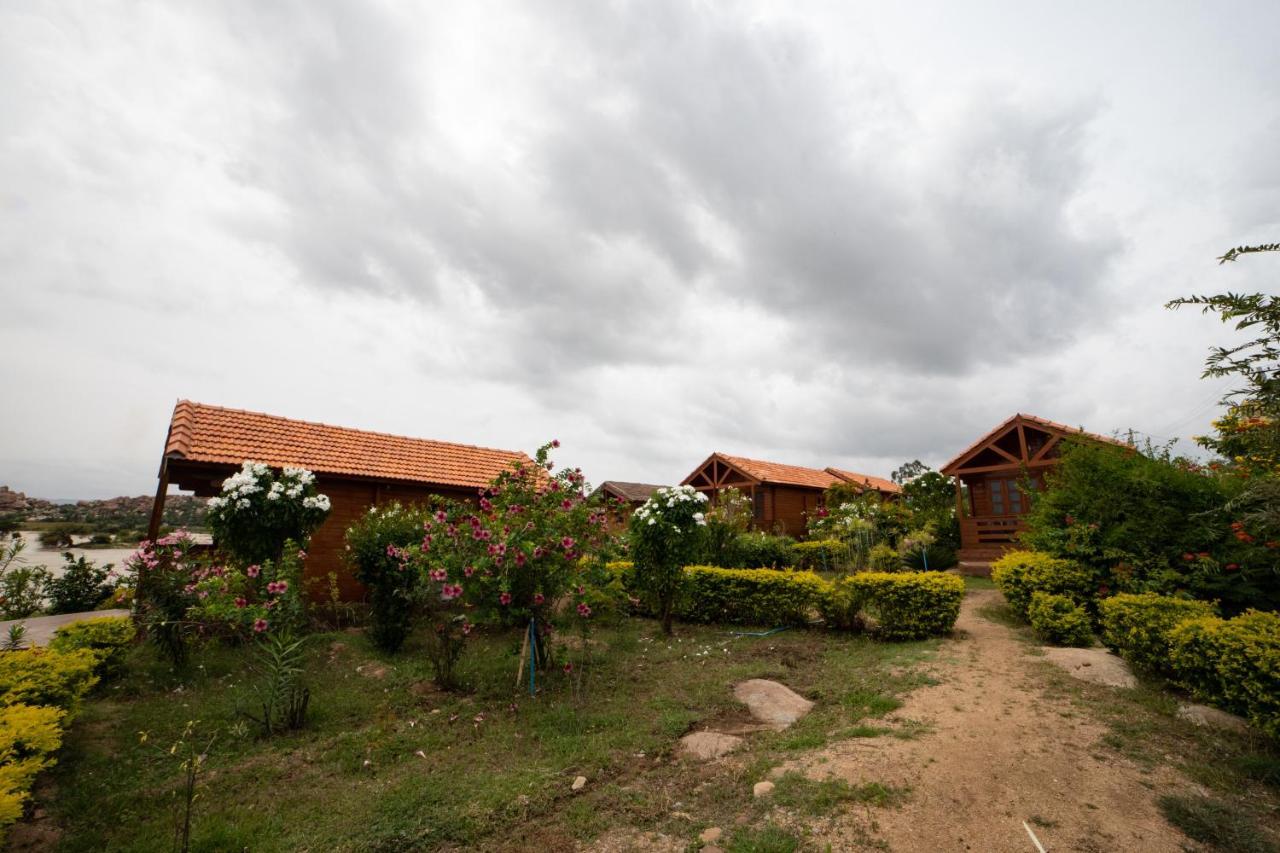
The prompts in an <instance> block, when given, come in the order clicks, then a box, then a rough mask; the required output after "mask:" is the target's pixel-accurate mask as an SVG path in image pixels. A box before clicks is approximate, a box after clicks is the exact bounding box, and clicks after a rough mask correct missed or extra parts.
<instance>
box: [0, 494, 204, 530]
mask: <svg viewBox="0 0 1280 853" xmlns="http://www.w3.org/2000/svg"><path fill="white" fill-rule="evenodd" d="M153 500H154V499H153V498H152V497H151V496H150V495H138V496H137V497H125V496H121V497H117V498H106V499H104V500H91V501H73V502H67V503H62V502H54V501H50V500H45V499H43V498H30V497H27V496H26V495H25V494H23V493H22V492H15V491H13V490H12V489H10V488H9V487H8V486H0V515H3V516H4V521H5V522H6V525H5V526H8V527H12V526H14V524H15V523H17V524H21V523H23V522H41V523H43V524H47V523H59V522H60V523H68V524H71V523H74V524H76V525H77V526H80V525H83V526H85V527H87V528H88V529H86V530H84V531H83V532H85V533H97V532H106V533H117V532H121V531H126V530H145V529H146V526H147V523H148V522H149V521H150V519H151V505H152V501H153ZM205 510H206V504H205V499H204V498H197V497H193V496H191V495H169V496H168V497H167V498H166V499H165V504H164V521H163V523H164V525H165V526H167V527H185V528H187V529H189V530H190V529H201V528H203V527H204V519H205Z"/></svg>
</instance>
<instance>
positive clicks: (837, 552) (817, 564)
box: [791, 539, 850, 572]
mask: <svg viewBox="0 0 1280 853" xmlns="http://www.w3.org/2000/svg"><path fill="white" fill-rule="evenodd" d="M791 553H792V554H794V555H795V561H796V568H797V569H807V570H809V571H814V572H817V571H824V572H834V571H837V570H839V569H843V568H844V567H845V566H847V565H848V564H849V560H850V556H849V546H848V545H846V544H845V543H843V542H841V541H840V540H839V539H809V540H807V541H805V542H797V543H795V544H794V545H792V546H791Z"/></svg>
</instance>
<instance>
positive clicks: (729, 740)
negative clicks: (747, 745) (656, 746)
mask: <svg viewBox="0 0 1280 853" xmlns="http://www.w3.org/2000/svg"><path fill="white" fill-rule="evenodd" d="M741 743H742V738H740V737H737V736H736V735H726V734H722V733H721V732H691V733H689V734H687V735H685V736H684V737H682V738H680V749H681V751H682V752H684V753H686V754H688V755H692V756H693V757H694V758H701V759H702V760H704V761H708V760H710V759H712V758H719V757H720V756H722V755H727V754H729V753H730V752H733V751H734V750H735V749H737V748H738V745H739V744H741Z"/></svg>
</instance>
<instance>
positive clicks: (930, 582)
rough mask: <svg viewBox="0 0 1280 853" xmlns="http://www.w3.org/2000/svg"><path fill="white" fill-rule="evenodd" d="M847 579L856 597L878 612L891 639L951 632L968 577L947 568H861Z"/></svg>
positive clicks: (883, 630) (884, 633)
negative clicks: (944, 570) (887, 570)
mask: <svg viewBox="0 0 1280 853" xmlns="http://www.w3.org/2000/svg"><path fill="white" fill-rule="evenodd" d="M846 582H847V583H848V585H849V594H850V595H851V597H852V599H853V601H855V602H857V601H861V602H862V606H863V608H865V609H866V610H867V611H869V612H870V613H871V614H872V615H873V616H875V618H876V622H877V624H878V626H879V627H878V633H879V635H880V636H881V637H883V638H885V639H887V640H916V639H922V638H924V637H929V636H933V635H936V634H945V633H947V632H948V631H950V630H951V629H952V628H953V627H954V626H955V623H956V618H957V617H959V615H960V602H961V600H962V599H963V598H964V581H963V580H962V579H961V578H960V577H959V576H958V575H952V574H947V573H946V572H858V573H856V574H853V575H850V576H849V577H848V579H847V581H846Z"/></svg>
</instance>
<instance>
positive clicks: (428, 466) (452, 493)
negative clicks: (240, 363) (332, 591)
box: [149, 400, 531, 600]
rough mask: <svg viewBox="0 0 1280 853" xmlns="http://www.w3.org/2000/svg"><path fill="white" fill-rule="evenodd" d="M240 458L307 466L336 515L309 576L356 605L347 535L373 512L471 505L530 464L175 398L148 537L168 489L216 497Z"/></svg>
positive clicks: (508, 453) (316, 548) (314, 550)
mask: <svg viewBox="0 0 1280 853" xmlns="http://www.w3.org/2000/svg"><path fill="white" fill-rule="evenodd" d="M246 460H252V461H254V462H262V463H265V464H267V465H270V466H272V467H273V468H283V467H285V466H290V467H296V468H307V469H309V470H310V471H312V472H313V473H314V474H315V475H316V486H317V488H318V489H319V490H320V491H321V492H323V493H324V494H326V495H328V496H329V501H330V504H331V507H332V509H331V510H330V513H329V517H328V518H327V519H326V520H325V522H324V524H322V525H321V526H320V528H319V529H318V530H316V532H315V535H314V536H313V537H312V539H311V546H310V549H309V552H308V558H307V566H306V575H307V577H308V578H309V579H310V578H315V579H318V580H319V581H322V582H323V584H325V585H327V582H328V580H327V579H328V575H329V573H330V572H336V573H337V576H338V579H339V585H340V587H341V590H342V594H343V596H344V597H345V598H347V599H349V600H351V599H359V598H361V597H362V596H363V594H364V591H363V589H362V588H361V587H360V585H359V584H358V583H357V582H356V581H355V578H354V577H352V575H351V572H350V570H349V568H348V567H347V566H346V564H345V563H344V561H343V553H344V551H345V541H344V537H345V535H346V530H347V528H348V527H349V526H350V525H351V523H352V522H353V521H355V520H356V519H357V518H359V517H360V516H361V515H363V514H364V512H365V511H366V510H367V509H368V508H369V507H370V506H372V505H374V504H378V503H383V502H386V501H400V502H402V503H412V502H414V501H421V500H423V499H425V498H427V497H428V496H430V495H440V496H442V497H448V498H460V499H467V500H475V499H476V497H477V492H478V490H479V489H480V488H481V487H483V486H486V485H488V483H489V482H490V481H492V480H493V478H494V477H496V476H497V475H498V474H499V473H501V472H502V471H503V470H505V469H506V468H507V467H509V466H510V465H511V464H512V463H514V462H517V461H520V462H531V460H530V459H529V457H528V456H526V455H525V454H523V453H520V452H518V451H514V450H492V449H489V448H485V447H472V446H470V445H466V444H451V443H449V442H444V441H430V440H428V439H422V438H405V437H403V436H398V435H387V434H385V433H378V432H367V431H365V430H359V429H348V428H346V427H335V426H329V425H327V424H319V423H310V422H307V421H296V420H291V419H289V418H282V417H277V416H275V415H265V414H261V413H259V412H246V411H241V410H239V409H224V408H221V407H218V406H208V405H205V404H203V403H193V402H191V401H189V400H180V401H179V402H178V404H177V405H176V406H175V407H174V409H173V419H172V421H170V423H169V434H168V437H167V438H166V439H165V446H164V455H163V457H162V458H161V460H160V484H159V488H158V489H157V490H156V500H155V505H154V508H153V510H152V513H151V529H150V534H149V535H150V537H151V538H152V539H154V538H155V537H156V535H157V533H158V531H159V528H160V519H161V517H162V515H163V512H164V500H165V494H166V492H168V489H169V486H170V484H173V485H176V486H177V487H178V488H180V489H183V490H187V491H191V492H194V493H195V494H196V495H199V496H201V497H212V496H214V495H217V494H218V493H219V492H220V491H221V489H222V481H223V480H224V479H226V478H227V477H228V476H230V475H231V474H233V473H235V472H236V471H238V470H239V469H240V466H241V465H242V464H243V463H244V462H245V461H246ZM309 586H312V585H310V584H309ZM313 594H319V589H316V590H313Z"/></svg>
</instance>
